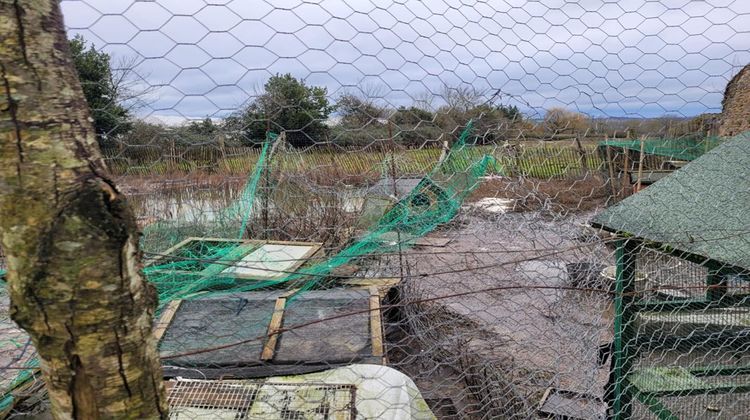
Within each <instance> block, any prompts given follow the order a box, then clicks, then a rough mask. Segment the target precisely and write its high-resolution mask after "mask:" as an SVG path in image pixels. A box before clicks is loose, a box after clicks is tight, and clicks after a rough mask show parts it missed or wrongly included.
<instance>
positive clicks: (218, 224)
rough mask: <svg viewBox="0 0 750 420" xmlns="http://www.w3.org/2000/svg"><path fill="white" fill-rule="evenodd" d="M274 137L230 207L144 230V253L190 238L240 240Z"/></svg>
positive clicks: (276, 136)
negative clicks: (209, 237)
mask: <svg viewBox="0 0 750 420" xmlns="http://www.w3.org/2000/svg"><path fill="white" fill-rule="evenodd" d="M277 139H278V135H277V134H274V133H268V135H267V137H266V141H265V142H264V143H263V148H262V149H261V152H260V156H259V157H258V162H257V164H256V165H255V169H254V170H253V172H252V173H251V174H250V176H249V177H248V180H247V183H246V184H245V187H244V189H243V190H242V192H241V193H240V196H239V198H238V199H237V200H235V201H234V202H233V203H232V204H231V205H230V206H227V207H226V208H224V209H221V210H217V211H214V212H206V213H204V214H199V215H196V214H193V215H191V216H192V217H187V216H183V217H181V218H178V219H176V220H165V221H159V222H157V223H154V224H151V225H149V226H146V228H145V229H144V230H143V236H142V239H141V246H142V248H143V249H144V250H145V251H147V252H158V251H163V250H165V249H167V248H169V247H170V246H172V245H174V244H176V243H177V242H179V241H180V240H182V239H184V238H187V237H190V236H204V237H208V236H211V237H219V238H235V237H236V238H242V237H243V236H244V235H245V231H246V228H247V224H248V221H249V220H250V219H251V217H252V216H253V210H254V209H255V208H256V207H257V204H258V203H257V202H256V192H257V190H258V183H259V181H260V178H261V175H262V174H263V172H264V171H266V170H267V168H268V162H269V159H270V155H271V150H272V146H273V145H274V143H275V142H276V140H277Z"/></svg>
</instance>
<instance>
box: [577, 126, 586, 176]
mask: <svg viewBox="0 0 750 420" xmlns="http://www.w3.org/2000/svg"><path fill="white" fill-rule="evenodd" d="M575 141H576V147H577V148H578V154H579V155H581V169H583V171H584V172H588V170H589V164H588V162H586V151H585V150H584V149H583V146H582V145H581V137H580V135H578V134H576V137H575Z"/></svg>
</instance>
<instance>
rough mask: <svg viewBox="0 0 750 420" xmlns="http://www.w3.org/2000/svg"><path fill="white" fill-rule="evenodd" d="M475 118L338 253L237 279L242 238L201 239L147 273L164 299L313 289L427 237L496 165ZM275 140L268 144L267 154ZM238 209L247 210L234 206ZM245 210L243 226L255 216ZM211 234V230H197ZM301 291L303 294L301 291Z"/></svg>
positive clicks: (247, 206) (252, 181) (244, 251)
mask: <svg viewBox="0 0 750 420" xmlns="http://www.w3.org/2000/svg"><path fill="white" fill-rule="evenodd" d="M470 133H471V122H469V124H468V125H467V127H466V129H465V130H464V131H463V132H462V134H461V136H460V137H459V139H458V141H456V143H455V144H454V145H453V147H452V148H451V150H450V151H449V153H448V154H447V155H446V156H445V158H444V159H443V160H442V161H440V162H438V164H437V165H436V166H435V167H434V168H433V169H432V170H431V171H430V173H429V174H428V175H427V176H425V177H424V178H422V179H421V180H420V181H419V183H418V184H417V186H416V187H415V188H413V189H412V190H411V192H410V193H409V194H407V195H406V196H405V197H403V198H402V199H400V200H399V201H397V202H396V203H395V204H393V205H392V206H391V207H390V208H389V209H387V211H385V213H384V214H383V215H382V217H380V219H379V220H378V221H377V222H375V223H374V224H373V225H372V226H371V227H370V228H369V229H368V230H367V231H366V233H365V234H363V235H361V236H359V238H358V239H356V240H353V241H352V242H351V243H350V244H349V245H348V246H345V247H343V248H342V249H341V250H340V251H338V252H337V253H336V254H335V255H333V256H331V257H328V258H325V259H323V260H322V261H310V263H309V264H307V265H306V266H305V267H303V268H301V269H299V270H297V271H296V272H289V273H283V276H280V277H279V278H276V279H273V280H257V281H253V280H248V279H236V278H235V277H234V276H231V275H226V274H223V273H222V272H223V271H224V270H225V269H226V268H227V267H229V266H231V265H233V264H235V263H237V262H238V261H239V260H240V259H241V258H242V257H243V256H244V255H247V253H248V249H247V247H243V245H242V244H241V243H226V242H214V243H212V242H210V241H204V242H199V244H198V245H197V248H195V249H185V250H181V254H180V255H174V256H171V257H170V258H169V259H166V260H163V261H160V262H159V264H157V265H152V266H150V267H147V268H146V269H145V273H146V275H147V277H148V279H149V281H151V282H152V283H153V284H155V285H156V287H157V289H158V291H159V300H160V304H161V305H164V304H165V303H167V302H169V301H171V300H174V299H187V298H191V297H195V296H205V295H206V294H207V293H237V292H246V291H251V290H257V289H261V288H266V287H270V286H277V285H282V284H286V285H288V286H289V287H296V288H299V292H303V291H305V290H309V289H311V288H313V287H315V286H316V285H319V284H320V283H321V282H322V281H324V280H325V279H326V278H328V277H329V276H330V274H331V272H332V270H334V269H336V268H338V267H341V266H342V265H344V264H348V263H350V262H351V261H353V260H356V259H359V258H362V257H367V256H373V255H378V254H383V253H390V252H394V251H397V250H399V249H402V248H403V247H408V246H409V245H410V244H411V243H412V242H413V240H414V239H416V238H418V237H421V236H423V235H425V234H427V233H429V232H431V231H432V230H434V229H435V228H436V227H437V226H438V225H440V224H442V223H446V222H449V221H450V220H451V219H453V217H454V216H455V215H456V213H457V211H458V209H459V208H460V206H461V204H462V203H463V201H464V199H465V198H466V196H467V195H468V194H469V193H471V191H472V190H473V189H474V188H475V187H476V186H477V184H478V182H479V178H480V177H481V176H483V175H484V174H485V173H486V171H487V169H488V167H490V166H491V165H496V162H495V160H494V158H493V157H492V156H490V155H485V154H482V155H479V156H477V154H476V153H475V148H473V147H472V146H473V145H472V144H470V143H469V141H468V139H469V136H470ZM272 141H273V140H272V139H269V141H268V142H267V143H266V145H265V146H264V154H265V152H267V148H268V145H269V144H270V143H271V142H272ZM258 177H259V172H258V170H256V171H255V174H254V175H253V176H252V177H251V178H250V181H249V183H248V184H249V185H248V187H247V188H246V190H245V191H246V192H247V193H248V194H249V195H247V196H245V195H244V194H243V197H242V198H241V200H244V203H239V204H238V205H237V206H238V208H240V209H242V210H246V211H249V210H250V209H251V207H252V204H250V203H253V202H254V200H255V197H254V193H255V188H256V184H257V180H258ZM231 211H232V212H233V213H235V214H242V213H244V212H243V211H235V210H234V209H233V210H231ZM247 214H249V213H245V216H244V218H243V220H242V226H243V228H242V230H241V231H240V232H241V233H242V232H244V231H245V230H244V228H245V224H246V223H248V221H249V220H250V219H249V217H248V216H247ZM193 236H204V237H205V236H207V235H193ZM299 292H298V293H299Z"/></svg>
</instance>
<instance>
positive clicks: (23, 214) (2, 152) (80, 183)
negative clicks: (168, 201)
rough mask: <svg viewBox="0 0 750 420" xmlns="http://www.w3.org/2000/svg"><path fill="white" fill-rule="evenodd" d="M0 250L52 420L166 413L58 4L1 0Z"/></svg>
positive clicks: (148, 303) (145, 308)
mask: <svg viewBox="0 0 750 420" xmlns="http://www.w3.org/2000/svg"><path fill="white" fill-rule="evenodd" d="M0 139H2V141H1V142H0V243H2V247H3V249H4V250H5V253H6V258H7V264H8V287H9V292H10V296H11V308H10V311H11V316H12V318H13V319H14V320H15V321H16V322H17V323H18V325H19V326H21V327H22V328H23V329H25V330H26V331H27V332H28V333H29V335H30V336H31V338H32V340H33V343H34V345H35V346H36V349H37V351H38V354H39V359H40V366H41V370H42V374H43V376H44V380H45V382H46V385H47V390H48V391H49V396H50V400H51V403H52V413H53V416H54V417H55V418H58V419H69V418H76V419H84V418H85V419H94V418H158V417H165V416H166V413H167V407H166V398H165V392H164V385H163V383H162V379H161V378H162V376H161V367H160V361H159V356H158V352H157V348H156V342H155V339H154V338H153V337H152V335H151V328H152V316H153V313H154V310H155V307H156V300H157V298H156V293H155V291H154V289H153V287H152V286H151V285H150V284H148V283H147V282H146V281H145V280H144V278H143V276H142V274H141V265H140V253H139V250H138V233H137V228H136V224H135V218H134V216H133V214H132V212H131V210H130V208H129V207H128V205H127V203H126V201H125V199H124V197H123V196H122V195H121V194H120V192H119V191H118V190H117V189H116V188H115V186H114V184H113V183H112V182H111V181H110V180H109V179H108V178H107V177H106V176H105V175H104V168H105V166H104V162H103V160H102V158H101V153H100V151H99V149H98V146H97V142H96V138H95V135H94V131H93V128H92V124H91V119H90V117H89V111H88V107H87V105H86V102H85V99H84V96H83V92H82V90H81V87H80V84H79V82H78V79H77V76H76V73H75V71H74V69H73V67H72V62H71V59H70V53H69V51H68V41H67V38H66V36H65V32H64V29H63V22H62V16H61V13H60V9H59V5H58V4H57V1H55V0H15V1H14V0H0Z"/></svg>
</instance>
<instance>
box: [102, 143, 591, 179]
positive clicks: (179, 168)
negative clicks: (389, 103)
mask: <svg viewBox="0 0 750 420" xmlns="http://www.w3.org/2000/svg"><path fill="white" fill-rule="evenodd" d="M474 150H476V153H477V155H481V154H485V153H486V154H492V155H493V156H494V157H495V159H496V160H497V164H496V165H495V166H493V167H492V168H490V171H489V172H490V174H493V175H512V176H525V177H533V178H565V177H574V176H580V175H583V174H584V173H585V172H587V171H597V170H600V169H601V168H602V165H603V164H604V161H603V159H602V158H601V156H599V155H598V154H597V153H596V150H595V149H593V148H590V147H586V148H576V147H573V146H567V145H544V146H537V145H532V146H526V145H522V146H520V147H517V148H507V147H501V146H478V147H476V148H475V149H474ZM103 153H104V156H105V160H106V161H107V164H108V165H109V169H110V171H111V172H112V174H113V175H116V176H121V175H131V176H168V175H170V174H184V173H189V172H194V171H204V172H206V173H216V174H226V175H241V174H246V173H249V172H250V171H252V169H253V168H254V167H255V164H256V163H257V161H258V156H259V154H260V149H258V148H252V147H223V148H221V147H218V146H213V145H195V146H184V145H183V146H175V147H170V146H166V147H162V146H154V145H144V146H128V147H126V148H121V149H117V148H104V149H103ZM441 153H442V150H441V149H439V148H424V149H414V150H396V151H394V152H393V153H391V152H387V151H386V152H383V151H378V150H371V151H363V150H361V149H358V150H353V151H350V150H345V149H344V150H336V149H325V150H320V149H312V150H307V151H292V152H286V151H285V152H281V153H278V154H277V155H276V157H275V158H274V160H275V162H276V164H277V165H279V167H280V168H281V169H282V170H287V171H291V172H300V173H301V172H305V171H306V170H309V169H311V168H330V169H335V170H336V171H339V172H341V173H344V174H365V173H376V172H379V171H381V170H382V169H383V164H384V162H386V161H388V160H389V159H390V157H391V156H393V160H394V162H395V166H396V171H397V173H398V175H399V176H406V175H414V176H418V175H422V174H425V173H426V172H428V171H429V170H430V168H432V166H433V165H434V164H435V163H436V162H437V161H438V159H439V158H440V155H441Z"/></svg>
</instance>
